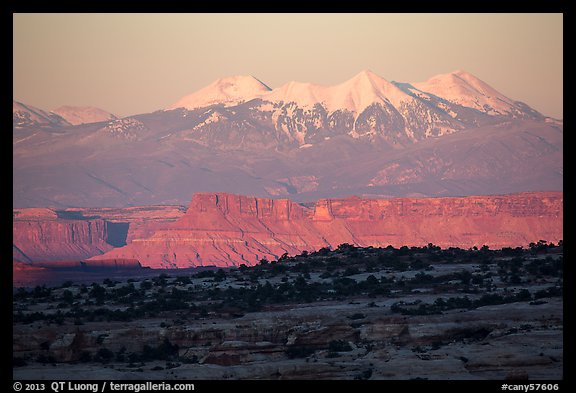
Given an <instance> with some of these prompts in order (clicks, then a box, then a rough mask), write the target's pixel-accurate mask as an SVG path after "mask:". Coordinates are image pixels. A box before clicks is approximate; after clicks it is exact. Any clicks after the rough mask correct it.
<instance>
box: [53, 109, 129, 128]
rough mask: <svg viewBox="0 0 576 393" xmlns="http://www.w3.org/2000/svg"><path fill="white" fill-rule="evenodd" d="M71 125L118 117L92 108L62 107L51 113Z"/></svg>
mask: <svg viewBox="0 0 576 393" xmlns="http://www.w3.org/2000/svg"><path fill="white" fill-rule="evenodd" d="M51 112H52V113H55V114H57V115H58V116H60V117H62V118H63V119H64V120H66V121H67V122H68V123H70V124H72V125H78V124H87V123H97V122H101V121H109V120H116V119H117V118H118V117H117V116H115V115H113V114H112V113H110V112H108V111H105V110H104V109H100V108H96V107H93V106H71V105H63V106H61V107H59V108H56V109H54V110H52V111H51Z"/></svg>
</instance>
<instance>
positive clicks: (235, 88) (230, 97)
mask: <svg viewBox="0 0 576 393" xmlns="http://www.w3.org/2000/svg"><path fill="white" fill-rule="evenodd" d="M268 91H270V88H269V87H268V86H266V85H265V84H264V83H262V82H260V81H259V80H258V79H256V78H254V77H253V76H231V77H227V78H222V79H218V80H216V81H214V82H212V83H211V84H210V85H208V86H206V87H204V88H202V89H200V90H198V91H197V92H194V93H192V94H190V95H187V96H185V97H182V98H181V99H179V100H178V101H177V102H175V103H174V104H173V105H171V106H170V107H169V108H168V109H177V108H185V109H196V108H204V107H207V106H210V105H214V104H225V105H228V106H229V105H237V104H240V103H242V102H244V101H248V100H251V99H253V98H256V97H259V96H260V95H262V94H263V93H266V92H268Z"/></svg>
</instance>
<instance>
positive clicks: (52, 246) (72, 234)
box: [12, 219, 113, 262]
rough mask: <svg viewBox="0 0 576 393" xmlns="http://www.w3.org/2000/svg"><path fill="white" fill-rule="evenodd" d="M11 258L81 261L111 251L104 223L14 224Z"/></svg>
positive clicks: (25, 260) (25, 222)
mask: <svg viewBox="0 0 576 393" xmlns="http://www.w3.org/2000/svg"><path fill="white" fill-rule="evenodd" d="M12 228H13V232H12V236H13V238H12V244H13V258H14V259H15V260H19V261H23V262H34V261H49V260H66V259H84V258H89V257H91V256H93V255H97V254H102V253H104V252H106V251H109V250H111V249H112V248H113V246H112V245H110V244H108V243H106V240H105V239H106V238H107V232H106V222H105V221H104V220H100V219H96V220H44V219H37V220H23V221H14V222H13V227H12Z"/></svg>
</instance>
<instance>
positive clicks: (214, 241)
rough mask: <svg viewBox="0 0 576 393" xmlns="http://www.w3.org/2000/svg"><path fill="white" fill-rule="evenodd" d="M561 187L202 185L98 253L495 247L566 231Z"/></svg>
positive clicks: (225, 256)
mask: <svg viewBox="0 0 576 393" xmlns="http://www.w3.org/2000/svg"><path fill="white" fill-rule="evenodd" d="M562 220H563V194H562V193H561V192H549V193H522V194H512V195H502V196H474V197H451V198H422V199H416V198H397V199H387V200H386V199H361V198H357V197H352V198H346V199H323V200H319V201H318V202H317V203H316V204H315V205H314V206H313V207H312V208H306V207H304V206H302V205H299V204H295V203H293V202H291V201H289V200H286V199H279V200H271V199H264V198H254V197H246V196H240V195H231V194H225V193H199V194H195V195H194V196H193V198H192V201H191V203H190V206H189V208H188V210H187V212H186V214H185V215H183V216H182V217H181V218H180V219H179V220H178V221H176V222H174V223H172V224H168V225H167V226H166V227H165V228H164V229H160V230H157V231H156V232H155V233H154V234H153V235H152V236H150V237H148V238H140V239H133V241H132V243H130V244H128V245H127V246H125V247H121V248H117V249H114V250H112V251H110V252H108V253H106V254H105V255H102V256H97V257H94V258H93V259H101V258H124V259H137V260H139V261H140V262H141V263H142V265H144V266H150V267H155V268H167V267H190V266H201V265H216V266H231V265H239V264H242V263H245V264H247V265H252V264H255V263H257V262H258V261H259V260H260V259H262V258H267V259H268V260H272V259H276V258H277V257H279V256H280V255H282V254H284V253H288V254H289V255H295V254H299V253H301V252H302V251H304V250H307V251H313V250H318V249H319V248H321V247H332V248H334V247H337V246H338V245H339V244H342V243H350V244H355V245H358V246H375V247H377V246H382V247H386V246H388V245H392V246H394V247H401V246H403V245H407V246H422V245H426V244H428V243H433V244H435V245H438V246H441V247H443V248H445V247H451V246H452V247H461V248H469V247H473V246H478V247H480V246H482V245H488V246H489V247H491V248H501V247H517V246H527V245H528V244H529V243H530V242H533V241H538V240H541V239H542V240H547V241H554V242H556V241H558V240H560V239H562V238H563V230H562Z"/></svg>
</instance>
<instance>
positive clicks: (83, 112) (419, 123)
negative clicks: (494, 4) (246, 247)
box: [13, 71, 563, 207]
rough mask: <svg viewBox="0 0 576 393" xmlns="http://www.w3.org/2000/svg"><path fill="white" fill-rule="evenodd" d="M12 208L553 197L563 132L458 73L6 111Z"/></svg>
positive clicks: (229, 84) (254, 86)
mask: <svg viewBox="0 0 576 393" xmlns="http://www.w3.org/2000/svg"><path fill="white" fill-rule="evenodd" d="M13 153H14V154H13V164H14V169H13V170H14V183H13V202H14V207H34V206H43V207H71V206H83V207H89V206H92V207H96V206H110V207H113V206H114V207H121V206H129V205H145V204H181V205H185V204H187V202H188V201H189V199H190V196H191V195H192V193H194V192H213V191H218V192H231V193H239V194H247V195H254V196H260V197H280V196H289V197H290V198H291V199H293V200H295V201H310V200H316V199H318V198H326V197H343V196H349V195H359V196H381V197H382V196H384V197H386V196H456V195H460V196H463V195H486V194H495V193H510V192H523V191H559V190H562V180H563V122H562V121H560V120H556V119H551V118H548V117H546V116H544V115H542V114H540V113H538V112H537V111H535V110H534V109H532V108H530V107H529V106H528V105H526V104H524V103H521V102H519V101H514V100H512V99H510V98H508V97H505V96H504V95H502V94H501V93H499V92H498V91H497V90H495V89H494V88H492V87H490V86H489V85H487V84H486V83H484V82H482V81H481V80H480V79H478V78H476V77H475V76H473V75H471V74H469V73H466V72H464V71H456V72H452V73H449V74H445V75H438V76H435V77H433V78H431V79H429V80H428V81H426V82H422V83H400V82H389V81H387V80H385V79H384V78H381V77H380V76H378V75H376V74H374V73H373V72H370V71H362V72H360V73H359V74H357V75H356V76H354V77H353V78H351V79H349V80H348V81H346V82H344V83H341V84H339V85H335V86H322V85H316V84H310V83H300V82H289V83H287V84H285V85H283V86H281V87H278V88H276V89H271V88H270V87H269V86H267V85H266V84H264V83H263V82H261V81H260V80H258V79H256V78H254V77H251V76H234V77H228V78H223V79H219V80H217V81H215V82H213V83H212V84H210V85H209V86H206V87H205V88H203V89H201V90H199V91H197V92H195V93H192V94H190V95H187V96H185V97H183V98H181V99H180V100H178V101H176V102H175V103H174V104H173V105H172V106H170V107H169V108H167V109H164V110H158V111H156V112H153V113H145V114H140V115H134V116H129V117H125V118H121V119H118V118H116V117H115V116H114V115H111V114H109V113H108V112H105V111H99V110H96V109H81V108H80V109H79V108H76V109H74V108H69V107H68V108H59V110H55V111H53V112H46V111H43V110H40V109H37V108H33V107H31V106H27V105H25V104H22V103H18V102H14V110H13Z"/></svg>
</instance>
